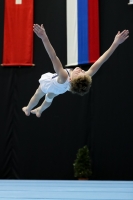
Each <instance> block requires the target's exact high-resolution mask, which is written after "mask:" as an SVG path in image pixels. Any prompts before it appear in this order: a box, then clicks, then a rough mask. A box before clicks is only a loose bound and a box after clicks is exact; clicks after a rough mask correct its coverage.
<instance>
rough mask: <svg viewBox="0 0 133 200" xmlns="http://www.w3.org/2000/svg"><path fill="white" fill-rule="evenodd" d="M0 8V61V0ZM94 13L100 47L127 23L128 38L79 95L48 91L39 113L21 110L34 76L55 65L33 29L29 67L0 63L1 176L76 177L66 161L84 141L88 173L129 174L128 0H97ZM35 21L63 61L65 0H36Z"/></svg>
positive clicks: (132, 51)
mask: <svg viewBox="0 0 133 200" xmlns="http://www.w3.org/2000/svg"><path fill="white" fill-rule="evenodd" d="M0 11H1V12H0V19H1V20H0V22H1V23H0V62H1V63H2V52H3V25H4V0H1V1H0ZM99 15H100V16H99V18H100V54H102V53H104V52H105V51H106V50H107V49H108V48H109V46H110V45H111V43H112V42H113V39H114V36H115V35H116V33H117V32H118V31H122V30H124V29H129V31H130V38H129V39H128V40H127V41H126V42H125V43H123V44H122V45H120V47H118V49H117V50H116V51H115V52H114V54H113V55H112V56H111V58H110V59H109V60H108V61H107V62H106V63H105V64H104V65H103V66H102V67H101V69H100V70H99V71H98V72H97V73H96V75H95V76H94V77H93V84H92V88H91V91H90V93H89V94H87V95H86V96H84V97H80V96H77V95H72V94H71V93H69V92H67V93H65V94H64V95H59V96H58V97H57V98H55V99H54V101H53V103H52V105H51V107H50V108H48V109H47V110H46V111H45V112H44V113H43V114H42V117H41V118H39V119H38V118H36V117H35V116H34V115H31V116H30V117H26V116H25V115H24V113H23V112H22V110H21V109H22V107H23V106H25V105H27V103H28V101H29V100H30V98H31V96H32V95H33V94H34V92H35V90H36V89H37V88H38V85H39V83H38V79H39V78H40V76H41V75H42V74H43V73H46V72H48V71H50V72H54V71H53V67H52V64H51V61H50V59H49V57H48V55H47V53H46V51H45V49H44V47H43V44H42V42H41V40H40V39H39V38H37V37H36V36H35V37H34V63H35V67H27V68H25V67H21V68H17V67H0V93H1V98H0V178H1V179H55V180H60V179H62V180H72V179H75V178H74V173H73V162H74V160H75V158H76V153H77V150H78V149H79V148H80V147H82V146H84V145H86V144H87V145H88V147H89V149H90V154H91V158H92V171H93V174H92V177H91V179H92V180H132V179H133V161H132V160H133V114H132V113H133V90H132V88H133V65H132V63H133V7H132V6H129V5H128V0H108V1H107V0H100V1H99ZM34 23H38V24H42V23H43V24H44V26H45V29H46V32H47V35H48V36H49V39H50V41H51V43H52V45H53V47H54V49H55V51H56V53H57V55H58V57H59V58H60V60H61V62H62V64H63V65H66V1H65V0H56V1H55V0H45V1H43V0H39V1H37V0H35V2H34ZM87 67H89V66H87ZM40 103H41V102H40Z"/></svg>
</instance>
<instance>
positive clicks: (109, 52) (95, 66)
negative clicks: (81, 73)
mask: <svg viewBox="0 0 133 200" xmlns="http://www.w3.org/2000/svg"><path fill="white" fill-rule="evenodd" d="M128 37H129V31H128V30H124V31H122V32H121V33H120V31H118V33H117V35H116V36H115V39H114V41H113V43H112V45H111V46H110V48H109V49H108V50H107V51H106V52H105V53H104V54H103V55H102V56H101V57H100V58H99V59H98V60H97V61H96V62H95V63H94V64H93V65H92V66H91V67H90V69H89V70H88V71H87V72H86V74H88V75H90V76H93V75H94V74H95V73H96V72H97V71H98V70H99V68H100V67H101V66H102V64H103V63H104V62H106V61H107V60H108V58H109V57H110V56H111V55H112V54H113V52H114V51H115V49H116V48H117V47H118V46H119V44H121V43H123V42H124V41H125V40H126V39H127V38H128Z"/></svg>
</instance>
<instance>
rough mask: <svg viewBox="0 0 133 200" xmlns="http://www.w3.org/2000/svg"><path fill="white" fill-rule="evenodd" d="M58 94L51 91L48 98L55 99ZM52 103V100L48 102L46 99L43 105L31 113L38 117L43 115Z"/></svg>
mask: <svg viewBox="0 0 133 200" xmlns="http://www.w3.org/2000/svg"><path fill="white" fill-rule="evenodd" d="M55 96H57V95H55V94H53V93H49V94H48V98H49V99H51V100H53V98H54V97H55ZM51 104H52V102H47V101H46V100H44V101H43V103H42V105H41V106H39V107H37V108H36V109H34V110H31V113H32V114H35V115H36V116H37V117H41V114H42V112H43V111H44V110H46V109H47V108H48V107H49V106H50V105H51Z"/></svg>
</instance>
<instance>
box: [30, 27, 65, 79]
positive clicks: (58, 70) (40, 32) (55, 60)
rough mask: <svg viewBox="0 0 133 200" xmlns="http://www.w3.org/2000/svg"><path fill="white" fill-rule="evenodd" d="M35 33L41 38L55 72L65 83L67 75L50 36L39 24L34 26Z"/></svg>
mask: <svg viewBox="0 0 133 200" xmlns="http://www.w3.org/2000/svg"><path fill="white" fill-rule="evenodd" d="M33 31H34V32H35V33H36V35H37V36H38V37H39V38H41V40H42V42H43V44H44V47H45V49H46V51H47V53H48V55H49V57H50V59H51V61H52V64H53V67H54V70H55V72H56V73H57V74H58V75H59V76H60V78H61V79H62V80H64V81H65V80H66V79H67V73H66V71H65V70H64V69H63V66H62V64H61V62H60V60H59V58H58V57H57V55H56V52H55V50H54V48H53V47H52V45H51V43H50V41H49V39H48V36H47V34H46V32H45V29H44V27H43V24H42V25H41V26H39V25H38V24H34V26H33Z"/></svg>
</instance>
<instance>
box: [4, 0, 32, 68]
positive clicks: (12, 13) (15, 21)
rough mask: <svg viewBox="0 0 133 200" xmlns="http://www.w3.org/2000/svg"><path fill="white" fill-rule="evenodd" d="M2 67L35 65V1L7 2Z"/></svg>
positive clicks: (11, 0) (18, 0) (15, 0)
mask: <svg viewBox="0 0 133 200" xmlns="http://www.w3.org/2000/svg"><path fill="white" fill-rule="evenodd" d="M2 65H3V66H32V65H33V0H5V10H4V42H3V64H2Z"/></svg>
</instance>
